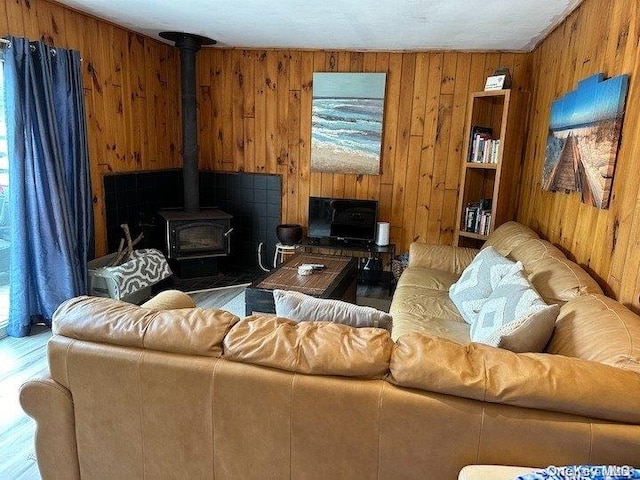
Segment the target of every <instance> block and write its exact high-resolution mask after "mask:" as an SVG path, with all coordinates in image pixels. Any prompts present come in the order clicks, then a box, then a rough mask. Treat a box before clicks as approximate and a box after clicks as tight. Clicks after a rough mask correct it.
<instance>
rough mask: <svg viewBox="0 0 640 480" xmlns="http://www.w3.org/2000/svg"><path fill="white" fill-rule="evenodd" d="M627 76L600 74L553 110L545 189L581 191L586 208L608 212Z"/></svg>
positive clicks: (566, 97) (552, 105) (561, 101)
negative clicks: (588, 206)
mask: <svg viewBox="0 0 640 480" xmlns="http://www.w3.org/2000/svg"><path fill="white" fill-rule="evenodd" d="M628 83H629V76H628V75H618V76H616V77H613V78H610V79H608V80H604V76H603V74H601V73H598V74H596V75H592V76H590V77H587V78H585V79H584V80H582V81H580V82H579V83H578V88H577V89H575V90H572V91H571V92H568V93H566V94H565V95H563V96H562V97H560V98H558V99H557V100H555V101H554V102H553V103H552V104H551V115H550V120H549V134H548V137H547V147H546V152H545V162H544V166H543V171H542V188H543V189H545V190H549V191H552V192H572V191H577V192H581V194H582V201H583V202H584V203H591V204H592V205H594V206H595V207H598V208H601V209H606V208H609V198H610V196H611V185H612V183H613V174H614V171H615V163H616V156H617V154H618V144H619V141H620V132H621V131H622V120H623V116H624V106H625V99H626V95H627V89H628Z"/></svg>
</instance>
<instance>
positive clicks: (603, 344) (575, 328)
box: [547, 294, 640, 373]
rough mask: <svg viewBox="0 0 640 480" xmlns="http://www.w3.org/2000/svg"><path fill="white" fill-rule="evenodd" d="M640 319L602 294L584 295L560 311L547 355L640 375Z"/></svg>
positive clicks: (565, 305)
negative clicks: (573, 358)
mask: <svg viewBox="0 0 640 480" xmlns="http://www.w3.org/2000/svg"><path fill="white" fill-rule="evenodd" d="M639 339H640V317H639V316H638V315H636V314H635V313H633V312H632V311H631V310H629V309H628V308H626V307H625V306H624V305H622V304H621V303H619V302H617V301H615V300H614V299H612V298H609V297H606V296H604V295H598V294H593V295H583V296H581V297H578V298H575V299H573V300H570V301H568V302H567V303H566V304H564V305H563V306H562V307H561V308H560V314H559V315H558V320H557V322H556V328H555V331H554V333H553V336H552V337H551V341H550V342H549V345H548V346H547V352H549V353H554V354H558V355H566V356H569V357H578V358H582V359H585V360H592V361H594V362H600V363H605V364H607V365H612V366H615V367H618V368H622V369H625V370H633V371H635V372H638V373H640V341H639Z"/></svg>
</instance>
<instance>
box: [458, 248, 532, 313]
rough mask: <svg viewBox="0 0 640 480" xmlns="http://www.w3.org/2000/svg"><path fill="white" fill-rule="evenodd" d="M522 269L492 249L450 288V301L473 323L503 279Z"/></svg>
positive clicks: (480, 256) (519, 265)
mask: <svg viewBox="0 0 640 480" xmlns="http://www.w3.org/2000/svg"><path fill="white" fill-rule="evenodd" d="M519 270H522V264H521V263H520V262H518V263H516V262H513V261H511V260H509V259H508V258H506V257H503V256H502V255H500V254H499V253H498V252H497V251H495V250H494V248H493V247H487V248H485V249H483V250H482V251H480V253H478V255H476V257H475V258H474V259H473V261H472V262H471V263H470V264H469V266H468V267H467V268H465V270H464V271H463V272H462V275H460V278H459V279H458V281H457V282H456V283H454V284H453V285H451V288H450V289H449V298H451V301H452V302H453V304H454V305H455V306H456V307H457V309H458V311H459V312H460V315H461V316H462V318H464V320H465V321H466V322H467V323H470V324H473V323H474V322H475V320H476V319H477V318H478V313H479V312H480V309H481V308H482V305H483V304H484V302H485V300H486V299H487V298H488V297H489V295H491V292H492V291H493V289H494V288H495V287H496V285H497V284H498V282H499V281H500V280H502V278H503V277H504V276H506V275H508V274H509V273H511V272H514V271H519Z"/></svg>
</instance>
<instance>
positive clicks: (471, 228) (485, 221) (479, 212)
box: [463, 198, 491, 235]
mask: <svg viewBox="0 0 640 480" xmlns="http://www.w3.org/2000/svg"><path fill="white" fill-rule="evenodd" d="M490 227H491V199H490V198H484V199H482V200H479V201H477V202H472V203H469V204H467V206H466V208H465V211H464V225H463V230H464V231H465V232H469V233H477V234H479V235H488V234H489V231H490Z"/></svg>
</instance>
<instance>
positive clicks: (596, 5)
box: [518, 0, 640, 312]
mask: <svg viewBox="0 0 640 480" xmlns="http://www.w3.org/2000/svg"><path fill="white" fill-rule="evenodd" d="M639 9H640V7H639V3H638V2H637V1H628V0H611V1H606V2H602V1H600V0H585V1H584V2H583V3H582V4H581V6H580V7H579V8H578V9H576V11H575V12H573V14H572V15H571V16H570V17H568V18H567V20H566V21H565V22H564V23H562V24H561V25H560V26H559V27H558V28H556V29H555V30H554V31H553V32H552V33H551V35H549V36H548V37H547V38H546V39H545V40H544V41H543V42H542V43H541V44H540V45H539V46H538V47H537V48H536V49H535V50H534V52H533V54H532V72H533V79H532V80H533V83H532V90H533V108H532V109H531V118H530V130H529V138H528V146H527V151H526V155H525V164H524V175H523V179H524V182H523V185H522V190H521V198H520V208H519V214H518V219H519V220H520V221H522V222H523V223H526V224H528V225H530V226H531V227H532V228H534V229H535V230H537V231H539V232H540V233H541V234H542V235H544V236H546V237H548V238H549V240H551V241H552V242H553V243H555V244H558V245H560V246H561V247H562V248H564V249H565V250H566V251H567V253H568V254H569V256H570V257H573V258H574V259H575V260H576V261H577V262H578V263H580V264H581V265H583V266H584V267H586V268H587V269H588V270H589V271H590V273H592V274H593V275H594V276H595V277H596V278H598V279H599V281H600V283H601V286H602V287H604V288H605V289H606V291H607V293H608V294H609V295H611V296H614V297H615V298H618V299H619V300H620V301H621V302H622V303H624V304H626V305H628V306H631V307H632V308H633V309H634V310H635V311H636V312H640V300H639V298H638V294H639V293H640V157H639V156H638V152H640V130H639V129H638V124H640V48H638V47H639V44H640V43H639V40H640V11H639ZM598 72H603V73H604V74H605V76H606V77H613V76H616V75H619V74H622V73H626V74H629V75H630V83H629V92H628V94H627V106H626V112H625V118H624V124H623V131H622V141H621V144H620V149H619V152H618V159H617V164H616V170H615V174H614V179H613V192H612V200H611V204H610V208H609V209H608V210H599V209H597V208H595V207H592V206H590V205H588V204H583V203H581V202H580V194H577V193H574V194H571V195H567V194H563V193H550V192H544V191H542V188H541V186H540V183H541V175H542V165H543V162H544V154H545V144H546V137H547V129H548V120H549V107H550V105H551V102H552V101H553V100H554V99H556V98H557V97H559V96H560V95H562V94H564V93H566V92H567V91H569V90H573V89H575V88H576V87H577V84H578V81H580V80H581V79H583V78H585V77H587V76H589V75H592V74H594V73H598Z"/></svg>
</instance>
